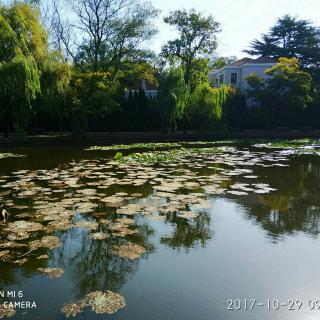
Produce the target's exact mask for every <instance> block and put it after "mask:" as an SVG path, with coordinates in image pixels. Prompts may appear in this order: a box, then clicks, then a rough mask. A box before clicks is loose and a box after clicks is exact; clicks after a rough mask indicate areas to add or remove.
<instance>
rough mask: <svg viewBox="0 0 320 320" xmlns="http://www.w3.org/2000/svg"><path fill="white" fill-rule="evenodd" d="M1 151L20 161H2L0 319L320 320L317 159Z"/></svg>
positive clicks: (239, 152) (199, 152) (147, 151)
mask: <svg viewBox="0 0 320 320" xmlns="http://www.w3.org/2000/svg"><path fill="white" fill-rule="evenodd" d="M121 148H122V149H123V150H122V152H123V154H124V156H123V157H122V156H121V155H119V156H118V159H119V160H117V161H116V160H114V159H113V157H114V155H115V154H116V152H117V151H119V150H120V149H121ZM85 149H86V150H85ZM1 152H3V153H13V154H18V155H24V156H25V157H3V159H0V203H2V204H4V208H5V210H6V212H8V213H9V216H8V219H7V221H2V222H1V224H0V228H1V229H0V230H1V231H0V239H1V240H0V260H1V261H0V286H1V287H0V289H1V291H0V300H1V304H3V303H4V302H5V301H7V302H8V301H11V302H20V307H19V304H16V309H15V311H13V310H12V309H11V308H10V307H9V305H8V303H7V304H4V305H2V306H0V318H1V316H2V315H4V314H7V316H10V315H13V318H14V319H30V320H31V319H32V320H41V319H46V320H48V319H54V320H56V319H57V320H60V319H65V318H66V316H71V317H72V316H75V319H90V320H91V319H108V318H110V319H115V320H117V319H121V320H127V319H130V320H138V319H139V320H144V319H148V320H149V319H152V320H163V319H170V320H180V319H181V320H182V319H183V320H189V319H190V320H195V319H197V320H217V319H221V320H236V319H237V320H239V319H240V320H242V319H243V320H251V319H252V320H258V319H267V320H269V319H270V320H271V319H272V320H277V319H279V320H280V319H281V320H283V319H297V320H298V319H299V320H304V319H306V320H309V319H319V318H320V311H319V310H320V277H319V275H318V274H319V266H320V254H319V253H320V240H319V231H320V193H319V182H320V157H319V156H318V155H317V154H314V153H310V154H306V153H305V152H302V153H301V152H300V153H296V152H290V151H288V149H282V148H276V149H273V148H265V147H264V146H263V145H262V146H261V145H256V146H254V145H253V144H252V143H242V144H239V143H234V142H221V143H212V144H208V145H207V144H181V145H180V144H172V145H169V144H168V145H167V144H164V145H161V144H160V145H144V146H143V149H142V150H139V146H135V147H134V148H132V149H130V148H126V147H123V146H122V147H114V148H92V150H89V149H87V148H84V147H69V146H68V147H42V148H40V147H34V148H16V149H10V150H2V151H0V153H1ZM0 218H1V219H2V216H1V217H0ZM10 292H15V293H16V297H15V298H13V297H10V296H8V295H9V293H10ZM1 295H2V297H1ZM18 295H19V296H18ZM24 301H30V302H31V305H30V306H29V308H23V306H26V304H23V302H24ZM33 302H34V303H35V305H36V308H32V303H33ZM5 306H6V307H5ZM33 306H34V304H33ZM289 309H294V310H289ZM14 313H15V314H14Z"/></svg>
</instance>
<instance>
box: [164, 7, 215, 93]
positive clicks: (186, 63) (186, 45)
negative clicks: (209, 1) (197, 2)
mask: <svg viewBox="0 0 320 320" xmlns="http://www.w3.org/2000/svg"><path fill="white" fill-rule="evenodd" d="M164 22H165V23H167V24H169V25H170V26H174V27H175V28H176V30H177V31H178V35H179V36H178V38H177V39H175V40H170V41H168V43H167V44H166V45H165V46H163V48H162V56H163V57H165V58H166V59H168V61H169V62H170V64H172V65H174V64H176V63H178V64H179V65H181V66H182V67H183V70H184V80H185V83H186V85H189V86H191V89H193V88H195V87H196V85H197V83H195V84H194V83H192V78H193V74H194V73H195V72H197V69H198V68H199V66H200V65H199V63H200V64H201V65H203V61H201V60H198V59H199V58H200V57H203V56H204V55H208V54H210V53H212V52H213V51H214V50H215V49H216V47H217V39H216V34H217V33H218V32H219V31H220V25H219V23H218V22H216V21H215V20H214V18H213V17H212V16H208V17H204V16H202V15H201V14H200V13H198V12H196V11H195V10H194V9H191V10H190V11H187V10H176V11H173V12H171V13H170V15H169V16H167V17H165V18H164ZM194 68H195V69H194Z"/></svg>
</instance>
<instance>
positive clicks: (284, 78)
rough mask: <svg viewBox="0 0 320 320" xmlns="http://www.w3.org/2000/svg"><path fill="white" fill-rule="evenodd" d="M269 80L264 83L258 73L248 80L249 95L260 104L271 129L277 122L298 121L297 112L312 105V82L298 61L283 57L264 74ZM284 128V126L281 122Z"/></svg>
mask: <svg viewBox="0 0 320 320" xmlns="http://www.w3.org/2000/svg"><path fill="white" fill-rule="evenodd" d="M265 73H266V74H267V75H269V76H270V78H268V79H266V80H263V79H262V78H261V77H259V76H258V75H256V74H251V75H250V76H248V77H247V82H248V84H249V86H250V88H249V91H248V96H249V97H250V98H252V99H254V100H256V101H258V102H259V103H260V104H261V107H262V109H263V110H264V111H265V112H264V115H265V120H266V125H267V126H268V127H270V126H272V125H273V124H274V120H275V117H277V118H278V119H280V118H281V115H282V116H283V118H286V119H287V123H290V122H291V121H288V119H290V115H294V117H293V119H294V120H297V119H298V118H299V116H297V115H298V113H299V112H301V111H303V110H305V109H306V108H307V107H308V106H309V105H310V104H311V102H312V97H311V95H310V93H311V81H312V77H311V76H310V74H309V73H307V72H305V71H303V70H301V68H300V66H299V63H298V59H296V58H291V59H288V58H280V59H279V62H278V63H277V64H276V65H274V66H273V67H272V68H270V69H267V70H266V71H265ZM281 124H282V125H283V123H281Z"/></svg>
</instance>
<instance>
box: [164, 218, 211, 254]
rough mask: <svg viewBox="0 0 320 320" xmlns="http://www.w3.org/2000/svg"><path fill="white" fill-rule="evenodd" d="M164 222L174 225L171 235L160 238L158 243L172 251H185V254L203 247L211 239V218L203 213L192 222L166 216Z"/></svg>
mask: <svg viewBox="0 0 320 320" xmlns="http://www.w3.org/2000/svg"><path fill="white" fill-rule="evenodd" d="M166 220H167V221H168V222H170V223H172V224H173V225H174V230H173V232H172V234H170V235H165V236H162V237H161V240H160V242H161V243H162V244H165V245H167V246H169V247H170V248H172V249H175V250H180V249H181V248H183V249H185V250H186V251H187V252H188V251H190V250H191V249H192V248H194V247H196V246H198V245H199V246H201V247H202V248H204V247H205V245H206V243H207V241H209V240H210V239H211V238H212V230H211V217H210V214H209V213H208V212H203V213H202V214H201V215H199V216H198V217H197V218H195V219H193V221H190V220H187V219H182V218H179V217H177V215H175V214H174V215H173V214H171V215H167V217H166Z"/></svg>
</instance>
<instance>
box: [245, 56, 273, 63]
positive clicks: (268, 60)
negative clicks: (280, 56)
mask: <svg viewBox="0 0 320 320" xmlns="http://www.w3.org/2000/svg"><path fill="white" fill-rule="evenodd" d="M277 62H278V61H277V59H273V58H268V57H259V58H257V59H254V60H252V61H250V62H248V63H277Z"/></svg>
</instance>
